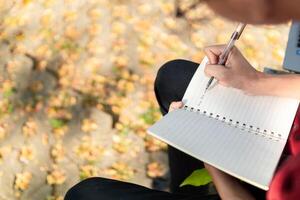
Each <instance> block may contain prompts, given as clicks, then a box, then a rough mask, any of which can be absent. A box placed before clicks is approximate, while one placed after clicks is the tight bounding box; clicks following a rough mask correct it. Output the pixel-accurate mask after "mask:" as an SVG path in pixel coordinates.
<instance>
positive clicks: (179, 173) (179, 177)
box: [65, 60, 265, 200]
mask: <svg viewBox="0 0 300 200" xmlns="http://www.w3.org/2000/svg"><path fill="white" fill-rule="evenodd" d="M198 65H199V64H197V63H194V62H190V61H186V60H173V61H170V62H168V63H166V64H164V65H163V66H162V67H161V68H160V69H159V71H158V73H157V77H156V80H155V85H154V90H155V94H156V98H157V101H158V104H159V106H160V110H161V112H162V114H163V115H165V114H166V113H167V112H168V109H169V106H170V103H171V102H172V101H181V99H182V97H183V95H184V93H185V90H186V88H187V86H188V84H189V82H190V80H191V78H192V77H193V75H194V73H195V71H196V69H197V67H198ZM168 156H169V166H170V174H171V184H170V190H171V192H172V193H167V192H162V191H157V190H151V189H148V188H145V187H142V186H139V185H135V184H130V183H125V182H120V181H115V180H110V179H104V178H90V179H86V180H84V181H82V182H80V183H78V184H77V185H75V186H74V187H72V188H71V189H70V190H69V191H68V193H67V194H66V197H65V200H100V199H101V200H117V199H120V200H121V199H122V200H148V199H149V200H150V199H151V200H152V199H153V200H154V199H155V200H156V199H157V200H168V199H174V200H177V199H182V200H183V199H184V200H187V199H198V200H200V199H219V197H218V196H217V195H213V196H210V195H206V193H207V191H206V189H207V187H193V186H184V187H182V188H180V187H179V185H180V184H181V183H182V181H183V180H184V179H185V178H186V177H187V176H188V175H190V174H191V173H192V172H193V171H194V170H196V169H200V168H203V162H201V161H199V160H197V159H195V158H193V157H191V156H189V155H187V154H185V153H183V152H181V151H179V150H177V149H175V148H173V147H171V146H169V148H168ZM247 187H249V190H251V191H252V193H253V194H254V196H256V197H257V199H264V195H265V194H264V192H263V191H261V190H258V189H256V188H254V187H252V186H250V185H247Z"/></svg>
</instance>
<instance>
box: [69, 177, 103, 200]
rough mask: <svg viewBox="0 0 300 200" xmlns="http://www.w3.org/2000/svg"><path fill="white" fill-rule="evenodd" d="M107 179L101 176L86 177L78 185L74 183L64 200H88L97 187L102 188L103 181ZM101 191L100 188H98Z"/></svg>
mask: <svg viewBox="0 0 300 200" xmlns="http://www.w3.org/2000/svg"><path fill="white" fill-rule="evenodd" d="M103 181H105V180H103V179H102V178H99V177H93V178H88V179H85V180H83V181H81V182H79V183H77V184H76V185H74V186H73V187H72V188H71V189H69V190H68V192H67V193H66V195H65V198H64V200H87V199H92V198H90V197H91V195H93V194H94V193H95V192H96V191H93V190H95V189H96V188H97V190H98V189H101V184H102V182H103ZM98 192H99V190H98Z"/></svg>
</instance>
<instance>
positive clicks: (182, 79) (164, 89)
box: [154, 60, 204, 193]
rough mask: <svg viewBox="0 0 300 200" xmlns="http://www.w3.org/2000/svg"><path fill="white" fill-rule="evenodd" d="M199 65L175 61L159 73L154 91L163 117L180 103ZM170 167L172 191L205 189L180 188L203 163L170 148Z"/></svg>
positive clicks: (185, 191)
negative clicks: (173, 103)
mask: <svg viewBox="0 0 300 200" xmlns="http://www.w3.org/2000/svg"><path fill="white" fill-rule="evenodd" d="M198 65H199V64H198V63H194V62H190V61H186V60H173V61H170V62H167V63H166V64H164V65H163V66H162V67H161V68H160V69H159V71H158V73H157V77H156V80H155V85H154V90H155V94H156V98H157V101H158V104H159V106H160V110H161V112H162V114H163V115H165V114H166V113H167V112H168V109H169V106H170V103H171V102H172V101H180V100H181V99H182V97H183V95H184V93H185V90H186V88H187V86H188V84H189V82H190V80H191V79H192V77H193V75H194V73H195V71H196V69H197V67H198ZM168 155H169V165H170V173H171V185H170V187H171V191H172V192H180V193H191V192H192V191H191V190H197V192H199V190H201V192H202V191H203V188H199V187H191V186H185V187H183V188H179V185H180V184H181V183H182V181H183V180H184V179H185V178H186V177H187V176H189V175H190V174H191V173H192V172H193V171H194V170H196V169H200V168H203V167H204V166H203V162H201V161H199V160H197V159H195V158H193V157H191V156H189V155H187V154H185V153H183V152H181V151H179V150H177V149H175V148H174V147H171V146H169V149H168Z"/></svg>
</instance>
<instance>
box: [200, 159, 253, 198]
mask: <svg viewBox="0 0 300 200" xmlns="http://www.w3.org/2000/svg"><path fill="white" fill-rule="evenodd" d="M204 166H205V168H206V169H207V171H208V172H209V174H210V175H211V177H212V180H213V183H214V185H215V186H216V189H217V191H218V194H219V195H220V197H221V199H223V200H254V199H255V198H254V197H253V196H252V195H251V194H250V193H249V192H248V191H247V190H246V189H245V188H244V187H243V186H242V185H241V183H240V182H239V181H238V180H237V179H236V178H234V177H232V176H230V175H228V174H226V173H224V172H222V171H220V170H218V169H217V168H215V167H213V166H211V165H209V164H207V163H204Z"/></svg>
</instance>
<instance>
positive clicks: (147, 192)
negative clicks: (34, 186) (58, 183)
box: [65, 177, 185, 200]
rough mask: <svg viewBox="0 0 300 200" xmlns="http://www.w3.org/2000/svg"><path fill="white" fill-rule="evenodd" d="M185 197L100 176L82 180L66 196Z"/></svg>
mask: <svg viewBox="0 0 300 200" xmlns="http://www.w3.org/2000/svg"><path fill="white" fill-rule="evenodd" d="M184 198H185V196H183V195H176V194H171V193H168V192H162V191H157V190H151V189H149V188H146V187H142V186H139V185H135V184H131V183H126V182H121V181H116V180H111V179H105V178H98V177H97V178H96V177H95V178H89V179H86V180H84V181H81V182H80V183H78V184H77V185H75V186H73V187H72V188H71V189H70V190H69V191H68V192H67V194H66V196H65V200H100V199H101V200H120V199H122V200H152V199H157V200H179V199H184Z"/></svg>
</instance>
